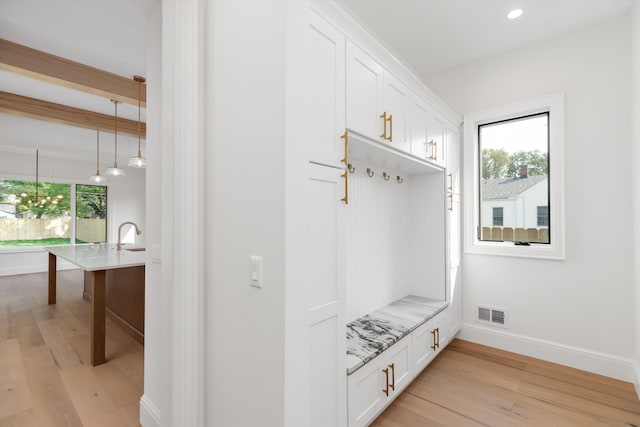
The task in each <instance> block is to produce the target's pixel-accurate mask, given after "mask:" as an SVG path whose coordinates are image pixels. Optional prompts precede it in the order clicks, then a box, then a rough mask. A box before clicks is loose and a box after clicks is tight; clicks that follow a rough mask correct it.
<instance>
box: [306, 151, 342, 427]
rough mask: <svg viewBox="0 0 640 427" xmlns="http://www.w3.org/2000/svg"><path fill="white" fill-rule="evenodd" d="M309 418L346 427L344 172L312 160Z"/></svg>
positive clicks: (328, 425)
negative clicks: (342, 200) (316, 163)
mask: <svg viewBox="0 0 640 427" xmlns="http://www.w3.org/2000/svg"><path fill="white" fill-rule="evenodd" d="M308 168H309V194H310V195H311V197H310V204H309V221H310V223H309V240H310V245H309V250H310V254H309V259H310V263H309V274H308V276H307V277H308V279H307V280H308V281H307V283H308V295H309V301H308V310H309V397H310V400H309V405H310V411H309V417H310V425H311V426H317V427H333V426H335V427H345V426H346V416H347V407H346V406H347V395H346V393H347V378H346V375H345V373H346V362H345V354H346V351H347V350H346V344H345V337H346V321H345V314H344V313H345V280H344V278H345V266H344V260H345V253H344V248H345V241H344V235H345V233H344V224H345V222H344V210H345V209H346V207H345V205H344V204H343V203H342V202H341V201H340V199H341V198H342V197H343V196H344V182H343V178H342V173H343V171H342V170H340V169H337V168H332V167H327V166H320V165H315V164H311V163H310V164H309V166H308Z"/></svg>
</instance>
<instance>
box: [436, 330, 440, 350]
mask: <svg viewBox="0 0 640 427" xmlns="http://www.w3.org/2000/svg"><path fill="white" fill-rule="evenodd" d="M436 337H438V339H437V340H436V348H440V328H436Z"/></svg>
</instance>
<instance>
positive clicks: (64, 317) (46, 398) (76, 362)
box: [0, 270, 144, 427]
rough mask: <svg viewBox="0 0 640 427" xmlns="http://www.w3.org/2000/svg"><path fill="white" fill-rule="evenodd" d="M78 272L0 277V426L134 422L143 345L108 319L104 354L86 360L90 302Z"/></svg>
mask: <svg viewBox="0 0 640 427" xmlns="http://www.w3.org/2000/svg"><path fill="white" fill-rule="evenodd" d="M82 291H83V273H82V271H80V270H68V271H61V272H58V299H57V304H54V305H48V304H47V274H46V273H42V274H26V275H19V276H8V277H0V427H8V426H16V427H17V426H33V427H45V426H46V427H49V426H52V427H53V426H66V427H69V426H85V427H94V426H95V427H101V426H105V427H106V426H108V427H116V426H118V427H119V426H123V427H126V426H139V425H140V424H139V422H138V419H139V401H140V397H141V396H142V390H143V373H144V369H143V363H144V357H143V347H142V346H141V345H140V344H139V343H137V342H136V341H135V340H133V339H132V338H131V337H129V336H128V335H127V334H125V333H124V332H123V331H122V329H120V328H119V327H118V326H117V325H115V324H114V323H113V322H111V321H110V320H109V319H108V318H107V321H106V347H107V350H106V357H107V362H106V363H104V364H103V365H100V366H96V367H92V366H91V364H90V362H89V361H90V347H89V339H90V338H89V333H90V330H89V328H90V314H91V305H90V304H89V303H88V302H87V301H85V300H83V299H82Z"/></svg>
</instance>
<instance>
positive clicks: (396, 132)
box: [381, 71, 411, 153]
mask: <svg viewBox="0 0 640 427" xmlns="http://www.w3.org/2000/svg"><path fill="white" fill-rule="evenodd" d="M383 81H384V90H383V99H382V101H383V112H382V114H383V116H384V114H386V115H387V129H386V132H387V135H388V139H387V140H386V141H387V142H388V143H389V144H390V145H391V146H392V147H395V148H397V149H399V150H402V151H404V152H407V153H409V152H410V151H411V146H410V142H409V132H408V130H407V126H408V123H409V106H410V97H411V93H410V92H409V88H408V87H407V86H406V85H405V84H404V83H402V82H401V81H400V80H398V79H397V78H395V76H393V74H391V73H389V72H388V71H385V73H384V79H383ZM381 120H382V119H381ZM384 131H385V129H384V126H383V134H384Z"/></svg>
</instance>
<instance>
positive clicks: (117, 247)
mask: <svg viewBox="0 0 640 427" xmlns="http://www.w3.org/2000/svg"><path fill="white" fill-rule="evenodd" d="M127 224H131V225H133V226H134V227H135V228H136V235H138V236H139V235H140V233H142V230H140V228H138V225H137V224H136V223H135V222H131V221H125V222H123V223H122V224H120V227H118V244H117V245H116V249H117V250H121V249H122V243H120V239H121V237H120V232H121V231H122V226H124V225H127Z"/></svg>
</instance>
